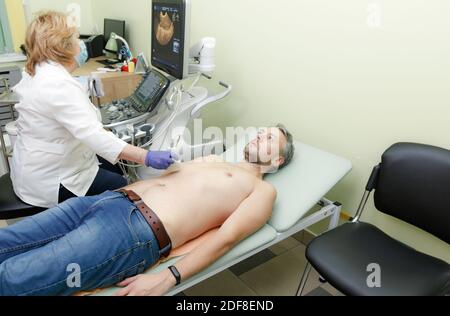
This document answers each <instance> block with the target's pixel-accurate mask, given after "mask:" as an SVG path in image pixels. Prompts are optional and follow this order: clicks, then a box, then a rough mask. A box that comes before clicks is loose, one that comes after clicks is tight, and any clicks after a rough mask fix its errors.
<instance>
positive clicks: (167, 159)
mask: <svg viewBox="0 0 450 316" xmlns="http://www.w3.org/2000/svg"><path fill="white" fill-rule="evenodd" d="M174 158H176V157H173V156H172V153H171V152H170V151H149V152H148V153H147V157H146V158H145V165H146V166H147V167H152V168H155V169H158V170H166V169H167V168H169V167H170V166H171V165H172V164H173V163H174Z"/></svg>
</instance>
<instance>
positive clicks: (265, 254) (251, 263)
mask: <svg viewBox="0 0 450 316" xmlns="http://www.w3.org/2000/svg"><path fill="white" fill-rule="evenodd" d="M273 258H275V254H274V253H273V252H272V251H270V250H269V249H266V250H263V251H261V252H259V253H257V254H256V255H254V256H252V257H250V258H248V259H247V260H244V261H242V262H240V263H238V264H235V265H234V266H232V267H231V268H230V271H231V272H233V273H234V274H235V275H237V276H240V275H241V274H244V273H246V272H248V271H250V270H252V269H254V268H256V267H257V266H260V265H261V264H263V263H266V262H267V261H269V260H271V259H273Z"/></svg>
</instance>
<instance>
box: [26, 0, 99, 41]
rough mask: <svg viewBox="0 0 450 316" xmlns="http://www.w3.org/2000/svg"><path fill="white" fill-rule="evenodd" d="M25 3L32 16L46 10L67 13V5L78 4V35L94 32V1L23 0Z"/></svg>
mask: <svg viewBox="0 0 450 316" xmlns="http://www.w3.org/2000/svg"><path fill="white" fill-rule="evenodd" d="M26 2H28V5H29V12H30V13H31V15H32V16H33V15H35V14H36V13H37V12H39V11H47V10H55V11H61V12H67V6H68V5H69V4H72V3H75V4H78V5H79V6H80V9H81V27H80V33H82V34H93V33H95V31H96V30H95V27H94V26H95V24H94V20H93V14H92V13H93V11H92V3H93V2H95V1H94V0H25V3H26Z"/></svg>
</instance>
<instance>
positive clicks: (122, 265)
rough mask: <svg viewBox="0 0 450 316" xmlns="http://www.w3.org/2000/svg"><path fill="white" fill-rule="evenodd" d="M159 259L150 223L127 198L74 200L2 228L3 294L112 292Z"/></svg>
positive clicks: (105, 195) (110, 195) (0, 282)
mask: <svg viewBox="0 0 450 316" xmlns="http://www.w3.org/2000/svg"><path fill="white" fill-rule="evenodd" d="M159 258H160V249H159V246H158V242H157V240H156V238H155V236H154V234H153V232H152V230H151V228H150V226H149V224H148V223H147V221H146V220H145V218H144V217H143V215H142V214H141V213H140V212H139V210H138V209H137V208H136V207H135V205H134V204H133V203H131V202H130V201H129V200H128V199H127V198H125V197H123V195H122V194H120V193H117V192H110V191H107V192H105V193H103V194H101V195H97V196H91V197H80V198H73V199H70V200H67V201H66V202H64V203H62V204H59V205H58V206H56V207H54V208H52V209H50V210H48V211H45V212H43V213H40V214H38V215H35V216H32V217H29V218H27V219H24V220H23V221H21V222H19V223H17V224H15V225H12V226H10V227H6V228H3V229H0V295H8V296H11V295H20V296H22V295H33V296H36V295H37V296H43V295H71V294H74V293H76V292H79V291H87V290H92V289H96V288H102V287H108V286H111V285H114V284H116V283H118V282H120V281H122V280H124V279H126V278H128V277H131V276H134V275H136V274H140V273H142V272H144V271H145V270H146V269H148V268H149V267H151V266H152V265H154V264H155V263H156V262H157V261H158V260H159Z"/></svg>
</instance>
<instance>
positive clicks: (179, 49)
mask: <svg viewBox="0 0 450 316" xmlns="http://www.w3.org/2000/svg"><path fill="white" fill-rule="evenodd" d="M152 19H153V31H152V65H153V66H154V67H156V68H158V69H160V70H162V71H164V72H165V73H167V74H169V75H171V76H172V77H175V78H177V79H183V78H186V77H187V75H188V71H189V48H190V46H189V31H190V22H191V5H190V0H153V1H152Z"/></svg>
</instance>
